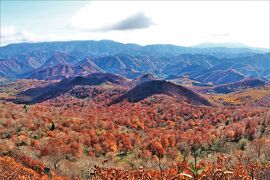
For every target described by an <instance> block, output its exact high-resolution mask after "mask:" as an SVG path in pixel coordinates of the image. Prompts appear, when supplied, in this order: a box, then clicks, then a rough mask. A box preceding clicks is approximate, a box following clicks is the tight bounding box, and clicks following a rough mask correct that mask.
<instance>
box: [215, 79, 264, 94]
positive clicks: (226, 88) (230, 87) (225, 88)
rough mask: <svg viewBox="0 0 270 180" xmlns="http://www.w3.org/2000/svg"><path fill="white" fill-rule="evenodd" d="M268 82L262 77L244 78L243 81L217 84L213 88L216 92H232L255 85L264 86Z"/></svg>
mask: <svg viewBox="0 0 270 180" xmlns="http://www.w3.org/2000/svg"><path fill="white" fill-rule="evenodd" d="M265 84H266V83H265V81H263V80H260V79H244V80H242V81H238V82H235V83H229V84H224V85H220V86H216V87H214V88H213V89H212V91H214V92H216V93H224V94H227V93H231V92H235V91H239V90H243V89H247V88H254V87H262V86H264V85H265Z"/></svg>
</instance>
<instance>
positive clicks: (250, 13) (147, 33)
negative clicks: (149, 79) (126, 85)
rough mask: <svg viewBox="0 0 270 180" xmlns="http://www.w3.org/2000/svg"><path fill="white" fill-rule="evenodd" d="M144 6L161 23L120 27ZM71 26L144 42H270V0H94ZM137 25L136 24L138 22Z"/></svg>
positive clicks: (116, 37)
mask: <svg viewBox="0 0 270 180" xmlns="http://www.w3.org/2000/svg"><path fill="white" fill-rule="evenodd" d="M138 12H142V13H143V14H144V15H145V16H146V17H147V18H149V19H151V22H153V23H154V24H155V26H147V28H145V29H139V28H138V29H139V30H135V31H125V32H105V33H104V32H102V33H99V32H95V33H93V31H97V30H104V29H107V30H119V29H117V28H108V27H115V26H116V25H119V22H122V21H123V20H125V19H127V18H128V17H130V16H132V15H133V14H136V13H138ZM68 23H69V25H70V27H72V28H75V29H77V30H78V29H79V30H84V31H89V30H90V31H92V32H89V36H94V37H95V38H97V39H104V38H108V39H113V40H116V41H121V42H126V43H129V42H133V43H139V44H154V43H172V44H178V45H194V44H199V43H201V42H209V41H211V42H230V41H232V42H241V43H245V44H248V45H253V46H259V47H268V46H269V44H268V39H269V8H268V2H267V1H248V2H244V1H217V2H215V1H93V2H91V3H89V4H88V5H87V6H85V7H84V8H83V9H81V10H80V11H79V12H77V14H76V15H74V16H73V17H72V18H70V19H69V21H68ZM133 29H136V28H133Z"/></svg>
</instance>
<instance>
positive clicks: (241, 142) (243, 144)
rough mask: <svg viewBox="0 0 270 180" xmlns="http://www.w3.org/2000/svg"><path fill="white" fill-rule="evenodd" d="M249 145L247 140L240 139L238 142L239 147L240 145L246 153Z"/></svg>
mask: <svg viewBox="0 0 270 180" xmlns="http://www.w3.org/2000/svg"><path fill="white" fill-rule="evenodd" d="M247 143H248V140H247V139H246V138H242V139H240V141H239V142H238V144H237V145H238V147H239V149H241V150H243V151H244V150H245V148H246V146H247Z"/></svg>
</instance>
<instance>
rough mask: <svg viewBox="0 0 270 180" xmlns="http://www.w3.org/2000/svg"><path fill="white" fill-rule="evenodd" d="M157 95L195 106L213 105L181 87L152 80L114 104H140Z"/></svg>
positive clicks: (128, 92)
mask: <svg viewBox="0 0 270 180" xmlns="http://www.w3.org/2000/svg"><path fill="white" fill-rule="evenodd" d="M155 94H164V95H168V96H172V97H175V98H177V99H179V100H182V101H185V102H188V103H191V104H195V105H207V106H210V105H211V103H210V102H208V101H207V100H206V99H204V98H203V97H201V96H200V95H198V94H196V93H194V92H193V91H191V90H189V89H187V88H185V87H183V86H181V85H176V84H174V83H171V82H168V81H164V80H152V81H147V82H144V83H142V84H139V85H138V86H136V87H134V88H132V89H130V90H129V91H127V92H126V93H125V94H123V95H122V96H120V97H118V98H117V99H115V100H114V101H113V102H112V103H113V104H114V103H119V102H121V101H123V100H128V101H131V102H138V101H140V100H143V99H145V98H147V97H150V96H152V95H155Z"/></svg>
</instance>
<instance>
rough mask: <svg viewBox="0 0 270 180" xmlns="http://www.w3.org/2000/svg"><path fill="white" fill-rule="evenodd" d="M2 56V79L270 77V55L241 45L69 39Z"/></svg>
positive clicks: (12, 48) (20, 47) (11, 48)
mask: <svg viewBox="0 0 270 180" xmlns="http://www.w3.org/2000/svg"><path fill="white" fill-rule="evenodd" d="M255 52H256V53H255ZM0 57H1V59H0V76H1V77H3V78H37V79H62V78H65V77H70V76H78V75H87V74H91V73H95V72H108V73H114V74H118V75H122V76H125V77H127V78H131V79H135V78H138V77H140V76H142V75H143V74H146V73H151V74H153V75H155V76H156V77H158V78H166V77H168V76H187V75H188V76H189V77H190V78H192V79H195V80H196V81H199V82H203V83H207V82H213V83H214V84H222V83H231V82H235V81H238V80H241V79H243V78H245V77H257V78H270V53H263V51H258V50H254V49H248V48H238V47H237V48H227V47H211V48H194V47H191V48H190V47H181V46H174V45H148V46H140V45H136V44H122V43H118V42H114V41H108V40H103V41H67V42H44V43H21V44H12V45H8V46H4V47H1V48H0ZM232 69H233V71H231V70H232ZM215 76H217V77H215ZM222 76H224V77H222Z"/></svg>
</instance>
